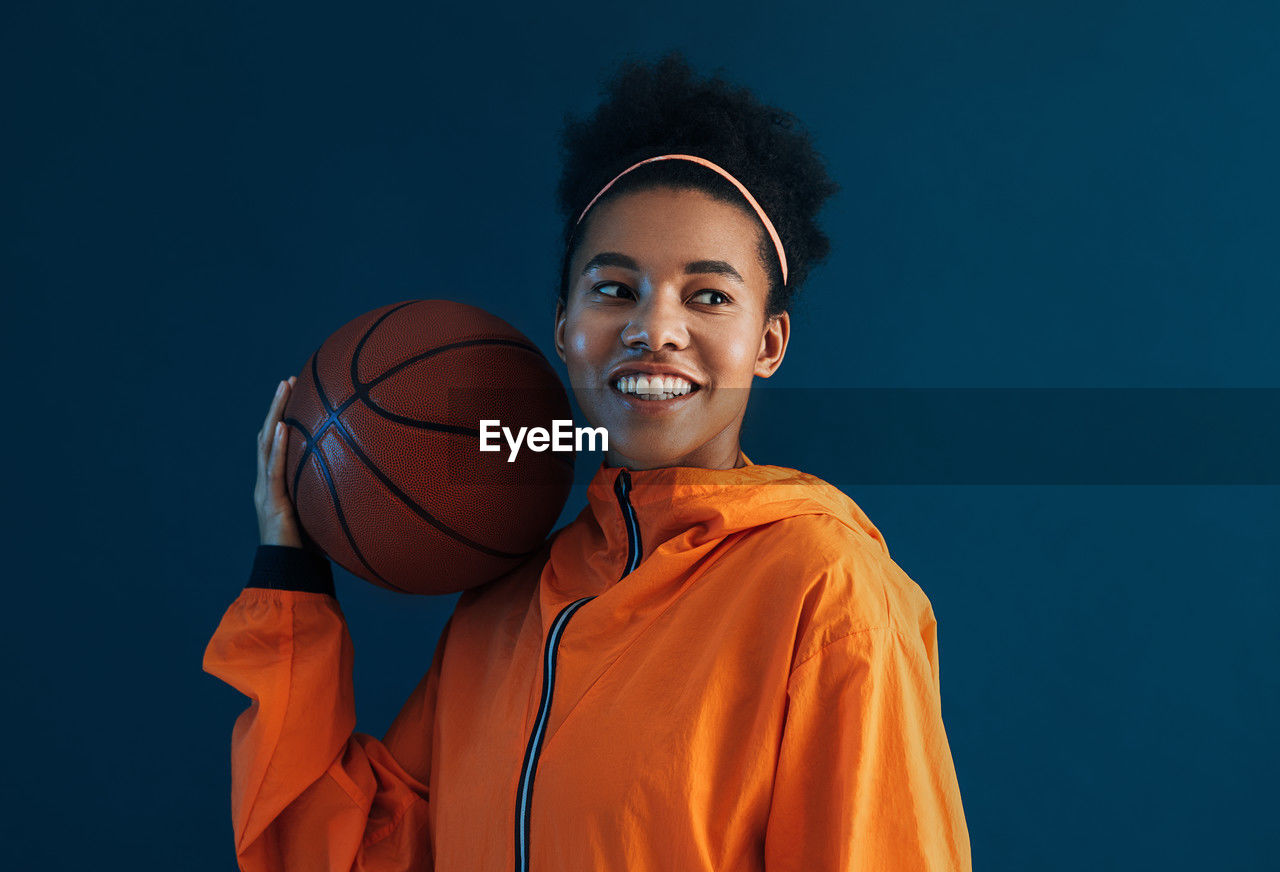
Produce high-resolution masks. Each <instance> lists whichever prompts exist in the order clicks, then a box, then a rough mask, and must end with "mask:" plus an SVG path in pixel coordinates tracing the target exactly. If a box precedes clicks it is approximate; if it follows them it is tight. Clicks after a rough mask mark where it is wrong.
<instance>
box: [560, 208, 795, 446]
mask: <svg viewBox="0 0 1280 872" xmlns="http://www.w3.org/2000/svg"><path fill="white" fill-rule="evenodd" d="M763 235H764V234H763V230H762V229H761V227H760V224H759V222H758V220H757V219H756V218H755V217H754V216H753V215H752V214H751V213H750V212H749V211H747V207H746V205H745V204H744V205H743V207H742V208H741V209H740V208H737V207H735V206H734V205H731V204H729V203H725V202H722V201H720V200H716V199H714V198H712V197H710V196H708V195H707V194H704V193H702V192H700V191H687V190H686V191H676V190H672V189H669V188H657V189H653V190H647V191H636V192H633V193H629V194H625V195H622V196H619V197H617V198H615V199H612V200H605V201H602V202H601V203H599V204H597V205H596V206H595V207H594V208H593V210H592V212H591V213H590V214H589V215H588V217H587V225H586V228H585V234H584V235H583V237H582V239H581V241H580V243H579V245H578V248H577V251H576V252H575V253H574V257H573V261H572V263H571V264H570V265H569V287H568V291H567V300H566V303H565V304H559V305H557V307H556V326H555V344H556V352H557V353H558V354H559V355H560V359H561V360H563V361H564V362H565V364H566V366H567V367H568V370H569V381H570V383H571V384H572V386H573V391H574V395H575V396H576V397H577V399H578V404H579V405H580V406H581V407H582V411H583V414H584V415H586V418H587V421H588V422H589V423H590V424H591V426H593V427H605V428H607V429H608V431H609V452H608V454H607V455H606V458H605V462H606V463H607V464H608V465H609V466H626V467H628V468H631V469H656V468H658V467H664V466H698V467H705V468H710V469H728V468H731V467H733V466H736V465H737V461H738V453H739V445H738V434H739V431H740V430H741V428H742V417H743V414H744V413H745V412H746V408H747V398H748V396H749V394H750V389H751V383H752V379H753V378H754V377H755V376H760V377H762V378H768V377H769V376H771V375H772V374H773V373H774V371H775V370H776V369H777V368H778V366H779V365H780V364H781V363H782V357H783V355H784V354H785V353H786V347H787V340H788V337H789V333H790V320H789V318H788V316H787V314H786V313H785V312H784V313H782V314H781V315H778V316H776V317H774V318H768V319H766V317H765V309H766V304H767V302H768V287H769V286H768V278H767V277H766V275H765V270H764V267H763V265H762V264H761V263H760V254H759V251H758V248H759V245H760V241H761V237H762V236H763ZM628 374H630V376H628ZM641 377H643V379H644V380H643V381H641ZM655 377H659V378H662V379H663V381H661V382H658V383H657V384H656V385H655V384H654V383H653V381H654V378H655ZM681 377H682V378H683V382H687V384H685V383H682V382H681V381H680V380H679V379H680V378H681ZM668 378H672V379H676V380H675V381H667V380H666V379H668ZM619 381H621V382H622V388H623V389H622V390H619V387H618V382H619ZM646 383H648V384H647V386H646ZM624 391H627V392H625V393H624ZM637 391H638V392H640V394H642V395H637V393H636V392H637ZM686 391H687V392H686ZM643 394H648V397H646V396H643ZM673 394H674V396H673Z"/></svg>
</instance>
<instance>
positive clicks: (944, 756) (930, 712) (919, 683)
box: [765, 624, 972, 872]
mask: <svg viewBox="0 0 1280 872" xmlns="http://www.w3.org/2000/svg"><path fill="white" fill-rule="evenodd" d="M935 642H936V624H930V625H929V626H928V628H927V629H926V630H925V633H924V638H921V637H916V638H911V637H908V636H903V635H902V634H900V633H899V632H898V631H896V630H894V629H891V628H878V629H866V630H862V631H859V632H855V633H852V634H850V635H847V636H844V637H843V638H839V639H836V640H835V641H833V642H831V643H830V644H828V645H827V646H826V647H825V648H823V649H822V650H820V651H819V652H818V653H817V654H815V655H813V656H811V657H810V658H809V659H807V660H805V661H804V662H802V663H800V664H799V665H798V666H796V667H795V668H794V669H793V670H792V673H791V677H790V680H789V683H788V693H787V715H786V724H785V727H784V732H783V738H782V746H781V750H780V754H779V762H778V769H777V772H776V776H775V785H774V794H773V801H772V805H771V808H770V813H769V822H768V826H767V832H766V838H765V857H766V862H765V868H766V869H767V870H768V872H783V870H812V869H824V870H842V872H871V870H892V872H917V870H918V872H926V870H928V872H969V870H971V869H972V865H971V858H970V852H969V832H968V829H967V826H966V824H965V818H964V810H963V808H962V807H961V803H960V790H959V786H958V784H957V781H956V774H955V767H954V764H953V762H952V759H951V751H950V748H949V746H948V744H947V737H946V733H945V731H944V729H943V724H942V710H941V697H940V695H939V687H938V664H937V656H936V651H937V648H936V644H935Z"/></svg>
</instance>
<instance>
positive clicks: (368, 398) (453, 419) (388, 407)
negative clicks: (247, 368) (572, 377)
mask: <svg viewBox="0 0 1280 872" xmlns="http://www.w3.org/2000/svg"><path fill="white" fill-rule="evenodd" d="M571 418H572V413H571V411H570V407H569V398H568V396H567V395H566V394H565V390H564V387H563V385H562V384H561V383H560V379H559V377H558V376H557V375H556V372H555V370H554V369H552V367H551V365H550V363H548V362H547V359H546V358H545V357H544V356H543V355H542V352H541V351H539V350H538V347H537V346H536V345H534V344H533V343H532V342H530V341H529V339H528V338H526V337H525V336H524V335H523V334H522V333H520V331H518V330H516V329H515V328H514V327H512V326H511V325H510V324H508V323H507V322H505V321H503V320H502V319H501V318H498V317H496V316H494V315H491V314H489V313H488V312H486V311H484V310H483V309H478V308H476V307H474V306H468V305H465V304H462V303H454V302H450V301H448V300H409V301H406V302H401V303H394V304H392V305H388V306H383V307H381V308H378V309H374V310H373V311H372V312H367V313H365V314H364V315H361V316H360V317H358V318H356V319H355V320H353V321H351V322H349V323H348V324H346V325H344V326H343V327H341V328H340V329H339V330H338V331H337V332H335V333H334V334H333V335H332V336H330V337H329V338H328V339H326V340H325V342H324V344H323V345H321V346H320V348H318V349H317V350H316V352H315V353H314V354H312V355H311V357H310V358H309V359H308V360H307V362H306V363H305V364H304V365H303V368H302V370H301V371H300V372H299V373H298V379H297V383H296V384H295V386H294V388H293V391H292V394H291V396H290V398H289V403H288V405H287V406H286V407H285V410H284V422H285V425H286V426H287V427H288V429H289V447H288V454H287V457H286V467H285V486H286V487H287V489H288V491H289V496H290V498H291V499H292V500H293V504H294V506H295V507H296V508H297V510H298V518H299V520H300V521H301V523H302V526H303V528H304V530H305V531H306V534H307V535H308V536H309V537H310V538H311V539H312V540H314V542H315V543H316V545H318V546H319V547H320V548H321V549H322V550H323V551H324V552H325V554H327V555H328V556H329V558H330V559H331V560H333V561H334V562H335V563H338V564H339V565H341V566H343V567H345V568H346V569H347V570H348V571H350V572H351V573H352V574H354V575H357V576H359V577H360V578H363V579H365V580H367V581H370V582H373V583H374V584H379V585H382V586H383V587H387V588H390V589H392V590H397V591H401V592H404V593H416V594H440V593H452V592H455V591H460V590H465V589H467V588H470V587H476V586H478V585H481V584H484V583H486V582H488V581H491V580H493V579H494V578H497V577H498V576H500V575H502V574H503V573H505V572H507V571H508V570H510V569H512V568H514V567H515V566H517V565H518V564H519V563H520V562H521V561H523V560H524V559H526V558H528V557H529V556H530V555H532V554H533V553H534V552H536V551H537V550H538V548H539V547H540V545H541V544H542V542H543V540H544V539H545V538H546V536H547V534H548V533H550V532H551V528H552V526H553V525H554V524H555V522H556V519H557V518H558V517H559V516H560V512H561V510H562V509H563V508H564V504H565V501H566V500H567V499H568V496H569V489H570V486H571V485H572V480H573V458H574V455H573V453H572V452H571V451H568V452H566V451H556V450H543V451H532V450H524V451H520V452H519V453H517V454H516V455H515V458H514V460H510V459H509V458H510V456H511V453H510V448H509V446H508V444H507V443H506V442H500V444H501V445H502V449H501V450H498V451H493V450H490V451H481V450H480V443H481V440H480V435H481V434H480V426H481V421H484V420H495V421H500V422H501V426H503V427H508V428H510V430H511V431H512V432H513V433H515V432H517V431H518V429H519V428H520V427H528V428H533V427H542V428H544V429H546V430H548V431H550V430H551V429H552V428H553V427H554V426H555V425H554V422H555V421H557V420H558V421H562V422H563V421H570V420H571ZM486 426H487V428H488V429H490V430H492V425H486ZM488 442H489V444H490V446H492V440H491V439H490V440H488Z"/></svg>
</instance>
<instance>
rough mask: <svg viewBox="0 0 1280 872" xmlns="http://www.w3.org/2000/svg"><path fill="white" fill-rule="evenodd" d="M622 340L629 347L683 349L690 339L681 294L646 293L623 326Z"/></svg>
mask: <svg viewBox="0 0 1280 872" xmlns="http://www.w3.org/2000/svg"><path fill="white" fill-rule="evenodd" d="M622 342H623V344H624V345H626V346H628V347H630V348H639V347H643V348H647V349H649V350H650V351H657V350H658V349H660V348H668V347H669V348H672V349H680V348H684V347H685V346H686V345H687V344H688V342H689V329H688V325H687V324H686V323H685V308H684V306H683V305H681V303H680V300H679V295H678V294H663V293H660V292H656V291H655V292H653V293H650V294H646V295H645V299H644V300H642V301H641V302H640V304H639V305H638V306H636V307H635V308H634V309H633V310H632V315H631V318H630V320H628V321H627V324H626V326H625V327H623V329H622Z"/></svg>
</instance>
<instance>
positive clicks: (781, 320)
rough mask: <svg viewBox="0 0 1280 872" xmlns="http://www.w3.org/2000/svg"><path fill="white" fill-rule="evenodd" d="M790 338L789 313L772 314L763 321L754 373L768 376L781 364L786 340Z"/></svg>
mask: <svg viewBox="0 0 1280 872" xmlns="http://www.w3.org/2000/svg"><path fill="white" fill-rule="evenodd" d="M790 338H791V315H790V313H788V312H783V313H782V314H781V315H774V316H773V317H772V318H770V319H769V320H768V321H767V322H766V323H765V325H764V335H763V336H761V337H760V353H759V354H758V355H756V368H755V374H756V375H758V376H760V377H761V378H768V377H769V376H771V375H773V374H774V373H775V372H776V371H777V369H778V367H780V366H782V358H783V356H784V355H786V353H787V341H788V340H789V339H790Z"/></svg>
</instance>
